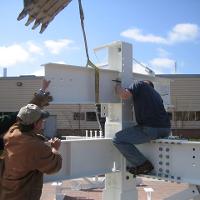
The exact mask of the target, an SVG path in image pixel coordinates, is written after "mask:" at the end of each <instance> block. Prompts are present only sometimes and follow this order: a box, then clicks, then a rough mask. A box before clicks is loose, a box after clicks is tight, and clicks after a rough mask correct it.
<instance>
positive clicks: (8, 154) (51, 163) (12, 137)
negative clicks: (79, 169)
mask: <svg viewBox="0 0 200 200" xmlns="http://www.w3.org/2000/svg"><path fill="white" fill-rule="evenodd" d="M36 134H37V132H36V131H34V130H32V131H29V132H25V133H22V132H21V131H20V130H19V128H18V126H17V125H15V124H14V125H13V126H12V127H11V128H10V129H9V131H8V132H7V133H6V134H5V135H4V142H5V149H4V159H3V165H2V166H3V169H2V173H1V176H0V199H1V200H39V199H40V196H41V193H42V186H43V174H44V173H46V174H51V173H55V172H58V171H59V170H60V169H61V166H62V158H61V155H59V154H56V153H53V152H52V149H51V147H49V146H48V145H47V144H46V143H45V142H44V141H43V140H42V139H41V137H38V136H37V135H36Z"/></svg>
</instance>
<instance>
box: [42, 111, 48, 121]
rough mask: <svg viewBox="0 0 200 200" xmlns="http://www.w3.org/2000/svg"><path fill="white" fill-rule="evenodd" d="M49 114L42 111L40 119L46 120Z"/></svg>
mask: <svg viewBox="0 0 200 200" xmlns="http://www.w3.org/2000/svg"><path fill="white" fill-rule="evenodd" d="M49 115H50V114H49V112H47V111H44V110H42V114H41V119H46V118H48V117H49Z"/></svg>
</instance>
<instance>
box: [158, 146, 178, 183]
mask: <svg viewBox="0 0 200 200" xmlns="http://www.w3.org/2000/svg"><path fill="white" fill-rule="evenodd" d="M158 152H159V154H158V157H159V159H158V166H159V168H158V173H157V176H158V177H164V178H166V179H170V180H171V181H180V180H181V177H175V176H172V175H170V169H169V168H170V155H169V154H170V148H169V147H161V146H160V147H158ZM175 179H176V180H175Z"/></svg>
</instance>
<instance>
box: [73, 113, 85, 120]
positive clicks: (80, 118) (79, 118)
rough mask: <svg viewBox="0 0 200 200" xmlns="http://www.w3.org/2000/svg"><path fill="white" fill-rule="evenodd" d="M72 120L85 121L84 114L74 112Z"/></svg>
mask: <svg viewBox="0 0 200 200" xmlns="http://www.w3.org/2000/svg"><path fill="white" fill-rule="evenodd" d="M74 120H85V113H84V112H81V113H80V112H75V113H74Z"/></svg>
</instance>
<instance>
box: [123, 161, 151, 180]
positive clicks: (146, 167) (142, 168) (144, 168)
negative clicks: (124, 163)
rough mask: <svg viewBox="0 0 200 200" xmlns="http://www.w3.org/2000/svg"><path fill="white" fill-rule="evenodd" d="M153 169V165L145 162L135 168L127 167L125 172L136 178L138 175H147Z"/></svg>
mask: <svg viewBox="0 0 200 200" xmlns="http://www.w3.org/2000/svg"><path fill="white" fill-rule="evenodd" d="M153 168H154V167H153V165H152V164H151V163H150V162H149V161H148V160H147V161H145V162H144V163H143V164H141V165H139V166H137V167H128V168H127V171H128V172H129V173H131V174H133V175H135V176H136V175H138V174H148V173H149V172H151V171H152V170H153Z"/></svg>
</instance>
